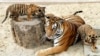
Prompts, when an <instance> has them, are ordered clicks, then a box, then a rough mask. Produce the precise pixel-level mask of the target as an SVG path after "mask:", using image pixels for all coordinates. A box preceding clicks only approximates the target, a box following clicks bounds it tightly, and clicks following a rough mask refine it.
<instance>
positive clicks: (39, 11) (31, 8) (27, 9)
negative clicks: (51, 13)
mask: <svg viewBox="0 0 100 56" xmlns="http://www.w3.org/2000/svg"><path fill="white" fill-rule="evenodd" d="M9 13H10V16H9V17H10V18H12V19H13V20H16V21H19V20H18V16H23V15H27V17H28V18H27V20H31V17H32V16H34V17H35V16H36V17H43V16H44V13H45V7H40V6H37V5H35V4H29V5H27V4H12V5H10V6H9V7H8V8H7V10H6V16H5V19H4V20H3V21H2V23H3V22H4V21H5V20H6V19H7V17H8V14H9Z"/></svg>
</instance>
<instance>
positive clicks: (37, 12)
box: [30, 4, 45, 17]
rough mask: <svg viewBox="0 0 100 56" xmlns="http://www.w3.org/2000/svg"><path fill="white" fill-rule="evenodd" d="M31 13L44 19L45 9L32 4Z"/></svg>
mask: <svg viewBox="0 0 100 56" xmlns="http://www.w3.org/2000/svg"><path fill="white" fill-rule="evenodd" d="M30 12H31V14H32V15H33V16H35V17H44V15H45V7H40V6H37V5H34V4H30Z"/></svg>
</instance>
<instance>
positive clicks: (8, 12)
mask: <svg viewBox="0 0 100 56" xmlns="http://www.w3.org/2000/svg"><path fill="white" fill-rule="evenodd" d="M8 13H9V9H7V11H6V16H5V19H4V20H3V21H2V23H4V22H5V21H6V19H7V17H8Z"/></svg>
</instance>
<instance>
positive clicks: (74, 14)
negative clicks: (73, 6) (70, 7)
mask: <svg viewBox="0 0 100 56" xmlns="http://www.w3.org/2000/svg"><path fill="white" fill-rule="evenodd" d="M82 12H83V11H76V12H75V13H74V14H73V15H76V14H77V13H82Z"/></svg>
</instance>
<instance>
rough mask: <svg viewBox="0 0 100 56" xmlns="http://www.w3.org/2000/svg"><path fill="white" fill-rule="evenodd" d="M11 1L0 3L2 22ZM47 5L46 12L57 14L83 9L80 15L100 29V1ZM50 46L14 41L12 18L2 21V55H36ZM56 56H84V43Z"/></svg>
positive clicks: (61, 14) (0, 46)
mask: <svg viewBox="0 0 100 56" xmlns="http://www.w3.org/2000/svg"><path fill="white" fill-rule="evenodd" d="M9 5H10V3H0V22H2V20H3V19H4V17H5V12H6V8H7V7H8V6H9ZM40 6H46V14H47V13H53V14H55V15H56V16H66V15H71V14H73V13H74V12H75V11H78V10H83V13H80V14H78V15H80V16H81V17H82V18H83V19H84V20H85V21H86V23H87V24H90V25H91V26H92V27H94V28H96V29H100V25H99V23H100V3H72V4H69V3H68V4H67V3H65V4H43V5H40ZM47 47H48V46H41V47H38V48H35V49H25V48H23V47H21V46H19V45H17V44H16V43H14V40H13V37H12V33H11V25H10V19H7V20H6V22H5V23H4V24H1V23H0V56H34V53H35V52H36V51H37V50H39V49H41V48H47ZM55 56H84V53H83V45H82V44H81V42H79V43H77V44H75V45H73V46H71V47H70V48H69V49H68V51H64V52H62V53H59V54H56V55H55Z"/></svg>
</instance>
